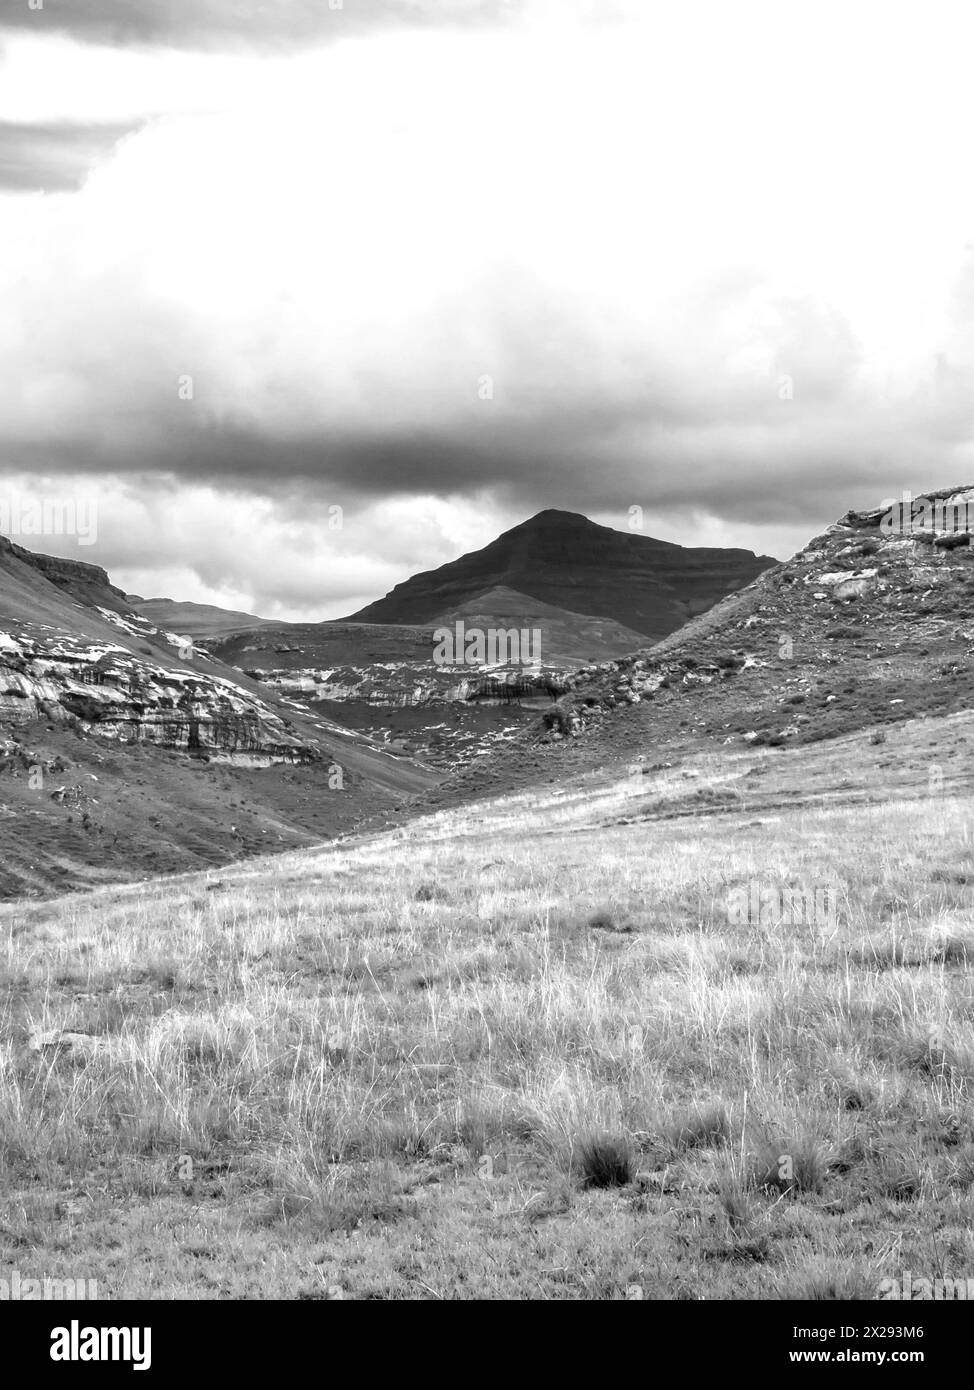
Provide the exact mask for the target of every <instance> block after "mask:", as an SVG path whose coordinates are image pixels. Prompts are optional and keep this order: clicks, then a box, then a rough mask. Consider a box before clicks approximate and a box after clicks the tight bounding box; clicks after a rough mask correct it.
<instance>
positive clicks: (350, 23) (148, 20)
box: [0, 0, 521, 49]
mask: <svg viewBox="0 0 974 1390" xmlns="http://www.w3.org/2000/svg"><path fill="white" fill-rule="evenodd" d="M520 8H521V0H342V3H341V4H340V5H335V7H334V8H333V4H332V3H330V0H259V3H258V2H257V0H43V9H30V8H29V7H28V5H27V0H22V3H20V4H17V5H9V6H8V7H7V10H6V12H5V13H4V14H3V15H0V28H2V27H7V28H9V29H14V28H16V29H20V30H22V31H23V32H25V33H33V34H42V33H54V32H63V33H68V34H71V35H73V36H74V37H76V38H78V39H82V40H84V41H87V42H91V43H103V44H114V45H117V46H126V45H131V46H137V45H150V44H153V45H165V46H168V47H172V48H185V49H192V48H200V49H205V48H221V47H222V48H225V47H234V46H238V45H239V46H247V45H249V44H258V45H260V46H261V47H263V48H267V47H271V48H281V49H285V48H289V47H291V46H294V45H301V44H307V43H328V42H331V41H332V40H334V39H337V38H343V37H351V36H354V35H357V34H365V33H370V32H373V31H376V30H384V29H394V28H408V27H423V26H428V25H437V24H448V25H462V24H479V23H494V22H497V21H499V20H504V19H507V18H511V17H513V16H514V15H516V14H517V12H518V11H519V10H520Z"/></svg>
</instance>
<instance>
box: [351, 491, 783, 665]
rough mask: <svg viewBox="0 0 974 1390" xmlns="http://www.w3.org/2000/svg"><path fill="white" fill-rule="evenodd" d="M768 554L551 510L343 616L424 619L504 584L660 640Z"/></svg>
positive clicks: (746, 579) (739, 582)
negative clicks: (686, 541) (681, 541)
mask: <svg viewBox="0 0 974 1390" xmlns="http://www.w3.org/2000/svg"><path fill="white" fill-rule="evenodd" d="M774 564H777V561H776V560H774V559H773V558H772V557H771V556H768V555H755V554H753V552H751V551H750V550H724V549H718V548H688V547H685V546H682V545H674V544H672V543H671V542H669V541H658V540H654V539H653V538H652V537H650V536H642V535H635V534H633V533H631V532H626V531H615V530H613V529H612V528H611V527H609V526H599V525H597V523H596V522H594V521H590V520H589V519H588V517H585V516H581V515H579V514H577V513H575V512H564V511H557V510H549V511H543V512H539V513H538V514H537V516H533V517H531V518H530V519H529V520H528V521H524V522H522V523H521V524H520V525H519V526H515V527H513V528H512V529H511V530H510V531H505V532H504V533H503V535H500V536H498V537H497V539H496V540H495V541H491V543H490V544H489V545H487V546H484V548H483V549H482V550H475V551H472V552H471V553H470V554H468V555H462V556H461V557H460V559H458V560H453V561H451V562H450V563H449V564H446V565H441V566H440V567H439V569H435V570H427V571H425V572H424V573H422V574H416V575H414V576H413V577H412V578H411V579H407V580H405V582H404V583H402V584H397V585H396V587H395V588H394V589H393V590H392V591H391V593H389V594H387V595H386V597H385V598H382V599H379V600H378V601H377V602H375V603H370V604H369V605H368V606H367V607H365V608H362V609H360V610H359V611H358V612H357V613H354V614H352V615H351V617H350V618H349V620H348V621H350V622H366V623H405V624H423V623H430V622H434V621H436V620H437V619H438V618H439V616H440V615H441V614H444V613H451V612H455V611H460V610H462V609H465V607H466V605H468V604H469V603H470V602H471V601H472V600H474V599H476V598H477V597H478V596H480V595H483V594H484V593H487V592H490V591H493V590H505V591H513V592H515V593H518V594H523V595H525V596H527V597H529V598H532V599H539V600H540V601H541V602H542V603H546V604H551V605H552V606H553V607H555V608H559V609H563V610H567V611H568V612H570V613H576V614H584V615H586V616H591V617H599V618H605V619H609V620H611V621H613V622H615V623H617V624H619V625H620V626H622V627H625V628H629V629H630V630H632V631H635V632H638V633H641V634H642V636H643V639H645V638H649V639H650V640H651V641H657V640H659V639H660V638H662V637H665V636H666V635H667V634H668V633H670V632H673V631H675V630H676V629H677V628H679V627H681V626H682V625H683V624H684V623H685V622H687V621H688V620H689V619H690V618H692V617H694V616H696V615H697V614H698V613H703V612H706V610H707V609H708V608H710V607H712V606H713V604H715V603H717V602H718V601H719V600H720V599H722V598H724V597H726V595H727V594H729V593H733V592H735V591H736V590H738V589H742V588H744V587H745V586H746V585H747V584H749V583H750V582H751V580H753V579H755V578H756V577H757V576H758V575H759V574H760V573H761V572H762V570H765V569H767V568H768V567H769V566H771V565H774Z"/></svg>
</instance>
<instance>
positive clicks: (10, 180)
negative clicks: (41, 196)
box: [0, 121, 139, 193]
mask: <svg viewBox="0 0 974 1390" xmlns="http://www.w3.org/2000/svg"><path fill="white" fill-rule="evenodd" d="M138 128H139V126H138V124H137V123H136V124H133V123H128V124H114V123H113V124H107V125H76V124H73V123H68V122H50V123H41V124H37V123H23V124H22V123H14V122H11V121H0V191H4V190H6V191H7V192H14V193H38V192H44V193H64V192H75V191H76V190H77V189H79V188H80V187H81V185H82V184H83V183H84V181H85V178H86V177H87V175H88V173H89V172H90V171H91V169H93V168H94V166H95V165H96V164H98V163H99V162H100V161H101V160H102V159H104V158H105V157H106V156H107V155H108V154H109V153H110V152H111V150H112V149H113V148H114V147H115V146H116V145H117V144H118V142H119V140H121V139H123V138H124V137H125V136H126V135H130V134H131V133H132V132H133V131H134V130H137V129H138Z"/></svg>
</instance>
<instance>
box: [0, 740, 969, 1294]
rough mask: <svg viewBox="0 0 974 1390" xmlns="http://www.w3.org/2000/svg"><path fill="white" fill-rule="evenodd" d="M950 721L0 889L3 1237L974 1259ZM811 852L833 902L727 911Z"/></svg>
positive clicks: (26, 1250) (400, 1256)
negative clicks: (70, 889)
mask: <svg viewBox="0 0 974 1390" xmlns="http://www.w3.org/2000/svg"><path fill="white" fill-rule="evenodd" d="M972 746H974V719H972V717H971V716H969V715H960V716H956V717H954V718H952V719H948V720H940V719H928V720H917V721H913V722H910V723H904V724H901V725H899V726H897V727H896V729H895V730H894V731H893V732H892V733H891V736H890V742H889V743H888V744H886V745H883V744H881V743H873V742H872V741H871V737H870V735H869V734H868V733H865V732H864V733H862V734H856V735H850V736H849V737H847V738H845V739H843V740H839V741H838V742H837V743H835V744H829V745H825V744H818V745H815V746H813V747H811V748H796V749H793V750H789V751H776V750H758V749H751V750H743V751H742V750H740V749H737V750H731V749H728V750H726V751H725V752H724V754H723V755H722V757H721V758H715V757H713V756H710V755H707V756H705V757H702V758H700V759H699V761H696V762H694V761H693V760H692V759H689V760H686V761H681V760H679V759H676V760H674V761H673V765H672V766H666V767H661V766H656V767H655V768H654V765H653V764H652V762H651V754H650V751H649V750H648V749H647V748H646V747H645V745H644V746H643V747H642V748H641V749H640V750H638V751H637V752H636V754H635V757H634V758H633V759H631V760H630V763H629V766H628V767H623V768H620V769H619V771H618V773H617V774H615V775H613V774H612V773H611V772H603V773H601V774H600V773H591V774H587V775H586V776H585V777H583V778H580V779H579V780H578V781H577V782H576V783H575V784H573V785H569V786H564V787H560V788H558V789H551V790H549V791H547V792H539V791H534V792H531V793H527V794H524V795H520V796H516V797H513V798H508V799H506V800H502V801H498V802H496V803H494V804H487V803H483V804H480V805H478V806H475V807H473V808H468V809H467V810H466V811H463V812H460V811H456V812H452V811H451V812H442V813H440V814H438V815H436V816H431V817H428V818H426V819H425V820H422V821H417V822H414V823H413V824H412V825H410V826H409V827H406V828H405V829H400V830H398V831H394V832H389V833H385V834H380V835H376V836H373V837H361V838H358V839H353V840H349V841H347V842H344V843H341V844H338V845H335V846H332V847H329V848H327V849H321V850H318V851H306V852H302V853H295V854H288V855H285V856H282V857H279V858H275V859H273V860H258V861H254V862H251V863H250V864H248V865H247V866H246V867H240V866H237V867H234V868H233V869H232V870H226V871H224V872H222V873H220V874H219V875H217V874H211V875H209V876H203V875H187V876H184V877H181V878H176V879H169V880H156V881H154V882H152V883H147V884H143V885H138V886H134V887H128V888H122V889H111V890H99V891H97V892H95V893H92V894H89V895H78V896H74V897H67V898H62V899H59V900H57V901H54V902H49V903H44V904H33V905H29V904H18V905H9V906H6V907H3V908H0V930H2V932H3V937H2V940H3V942H4V957H3V972H4V974H3V993H2V1013H0V1068H2V1075H0V1097H2V1099H0V1165H2V1167H0V1183H2V1187H3V1190H4V1192H5V1194H6V1195H5V1199H4V1203H3V1206H2V1215H0V1237H2V1242H3V1245H4V1247H5V1258H6V1259H7V1262H8V1263H9V1261H10V1259H11V1258H13V1257H14V1255H15V1257H16V1263H17V1265H18V1267H19V1268H20V1270H21V1272H22V1274H23V1275H24V1276H25V1277H26V1276H29V1275H31V1274H32V1273H35V1272H36V1271H44V1272H46V1273H48V1274H51V1275H58V1274H63V1275H65V1276H71V1277H81V1276H85V1277H88V1278H96V1279H97V1280H98V1284H99V1292H100V1294H101V1295H102V1296H111V1297H118V1296H124V1297H139V1296H143V1295H150V1296H154V1297H169V1296H177V1297H194V1298H195V1297H203V1298H206V1297H219V1296H236V1295H244V1296H249V1297H255V1298H262V1297H274V1296H283V1297H294V1296H297V1297H305V1298H326V1297H345V1298H376V1297H382V1298H387V1297H392V1298H442V1299H448V1298H469V1297H499V1296H517V1297H524V1298H532V1299H533V1298H565V1297H581V1298H619V1299H622V1298H633V1297H645V1298H701V1297H706V1298H709V1297H730V1298H753V1297H765V1296H769V1297H778V1296H798V1297H806V1296H826V1297H828V1296H831V1295H835V1294H840V1295H843V1296H851V1297H861V1298H872V1297H875V1296H876V1295H877V1290H878V1287H879V1281H880V1280H881V1279H882V1278H885V1277H889V1278H896V1277H899V1275H900V1274H901V1273H902V1272H903V1271H907V1270H909V1271H912V1272H913V1274H914V1275H915V1276H919V1275H933V1274H938V1275H961V1274H963V1273H964V1272H965V1271H969V1270H970V1269H971V1268H972V1267H974V1234H972V1231H974V1197H972V1187H971V1184H972V1181H974V1136H972V1132H971V1107H970V1095H971V1086H972V1083H974V1022H972V1020H974V1013H972V1003H974V995H972V987H971V975H970V972H969V970H968V969H967V966H968V964H969V963H970V961H971V959H972V956H974V933H972V929H971V925H970V923H971V905H972V896H971V895H972V888H974V846H972V823H971V817H970V800H969V797H970V772H969V769H970V767H971V766H972V763H971V757H970V754H971V751H972ZM934 748H935V749H937V750H939V758H938V765H939V766H940V767H941V772H940V775H938V776H937V777H932V776H931V773H930V766H929V764H930V760H931V749H934ZM635 768H645V769H646V770H645V772H643V771H641V770H632V769H635ZM752 885H755V888H754V889H752V887H751V886H752ZM822 885H827V889H828V893H829V894H831V897H830V898H828V899H827V903H828V904H829V906H828V908H827V910H826V908H825V907H823V906H822V903H821V902H820V904H819V906H818V907H814V906H813V907H812V908H811V909H810V914H809V916H808V917H803V916H802V914H801V911H798V913H797V920H796V912H795V906H794V900H792V906H791V909H790V910H786V911H785V912H784V915H782V913H781V912H778V911H775V910H772V911H771V912H770V913H763V914H762V916H761V917H760V919H755V920H752V921H747V920H742V919H741V914H740V911H739V905H740V901H741V898H740V893H741V891H742V890H743V892H744V896H745V899H746V898H747V895H748V893H750V892H752V891H755V892H758V893H760V894H761V895H762V896H763V897H764V898H767V899H769V900H770V901H771V902H772V904H773V903H774V902H782V901H784V900H782V899H781V898H780V896H779V895H780V893H781V892H782V891H783V890H786V891H791V890H795V891H796V892H797V893H798V900H799V902H801V901H804V902H805V903H806V904H814V903H815V893H816V891H817V890H820V889H821V888H822ZM825 901H826V900H824V899H823V900H822V902H825ZM735 904H737V908H735ZM35 1266H36V1270H35Z"/></svg>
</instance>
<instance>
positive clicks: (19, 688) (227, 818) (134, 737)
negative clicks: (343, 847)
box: [0, 537, 437, 897]
mask: <svg viewBox="0 0 974 1390" xmlns="http://www.w3.org/2000/svg"><path fill="white" fill-rule="evenodd" d="M436 780H437V778H436V776H435V775H434V774H433V773H431V772H430V771H429V770H428V769H425V768H423V767H421V766H419V765H418V764H415V763H412V762H410V761H409V760H408V759H406V758H403V757H395V756H392V754H391V753H390V752H389V750H387V749H384V748H382V747H380V746H378V745H377V744H375V743H374V742H373V741H372V740H370V739H369V738H367V737H365V736H364V735H362V734H358V733H355V732H354V731H350V730H348V729H346V728H344V727H342V726H341V725H339V724H337V723H335V722H334V721H333V720H330V719H328V718H326V717H325V716H324V715H323V714H320V713H319V714H312V713H310V712H309V711H308V710H306V709H303V708H302V707H301V706H298V705H294V704H292V703H291V702H289V701H288V700H286V699H283V698H282V697H281V696H279V695H278V694H277V693H276V692H275V691H273V690H270V689H268V688H267V687H265V686H262V685H260V684H259V683H258V682H256V681H254V680H251V679H250V678H249V677H247V676H246V675H244V673H243V672H241V671H239V670H236V669H235V668H233V667H231V666H226V665H224V664H223V663H222V662H219V661H216V660H214V659H213V658H212V657H209V656H207V655H205V654H203V653H201V652H200V651H198V650H194V649H192V648H187V647H186V645H185V643H183V642H181V641H180V639H179V638H177V637H175V636H174V635H173V634H171V633H167V632H165V631H163V630H161V629H159V628H157V627H155V626H154V625H153V624H152V623H151V622H149V621H148V619H146V618H144V617H142V616H140V615H139V614H138V613H136V612H134V610H133V609H132V608H131V607H130V606H129V604H128V602H127V601H126V599H125V595H124V594H123V593H122V591H121V590H120V589H117V588H116V587H115V586H114V585H112V584H111V583H110V581H109V579H108V576H107V575H106V574H105V572H104V571H103V570H101V569H99V568H98V567H97V566H94V565H89V564H85V563H82V562H80V561H68V560H59V559H55V558H53V557H49V556H40V555H35V554H33V553H32V552H30V551H27V550H24V549H23V548H21V547H20V546H16V545H13V544H12V543H11V542H9V541H8V540H6V539H5V538H3V537H0V827H2V835H3V848H4V854H3V856H2V860H0V897H3V896H8V897H9V896H16V895H21V894H39V895H43V894H46V893H49V892H51V891H53V890H54V889H55V888H58V887H60V888H67V887H74V886H81V885H84V884H87V883H98V882H110V881H118V880H119V879H125V878H130V877H132V876H133V875H136V876H137V875H139V874H141V873H146V872H163V871H166V870H170V871H171V870H175V869H178V868H185V867H189V866H191V865H206V864H212V863H218V862H225V861H226V860H228V859H234V858H238V857H240V856H242V855H246V854H251V853H253V852H254V851H255V850H258V849H261V850H263V849H266V848H268V847H269V846H272V845H279V846H289V845H298V844H309V843H313V842H314V841H316V840H320V839H322V838H324V837H325V836H327V835H330V834H334V833H336V832H338V831H340V830H344V829H348V828H349V827H350V826H351V825H353V824H354V823H356V821H357V820H359V819H360V818H361V817H362V815H363V814H365V813H370V814H375V813H377V812H379V811H381V809H382V808H383V807H391V806H398V805H400V804H401V803H402V801H403V799H404V798H408V797H409V796H411V795H413V794H417V793H421V792H423V791H425V790H427V789H428V788H429V787H430V786H432V785H433V784H434V783H435V781H436Z"/></svg>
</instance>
